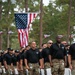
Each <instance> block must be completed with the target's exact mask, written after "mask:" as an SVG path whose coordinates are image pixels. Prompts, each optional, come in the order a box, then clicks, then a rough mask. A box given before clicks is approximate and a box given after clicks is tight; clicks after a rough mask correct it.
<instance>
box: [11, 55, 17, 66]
mask: <svg viewBox="0 0 75 75" xmlns="http://www.w3.org/2000/svg"><path fill="white" fill-rule="evenodd" d="M12 61H13V65H14V66H16V65H17V62H18V57H17V56H16V55H14V56H13V57H12Z"/></svg>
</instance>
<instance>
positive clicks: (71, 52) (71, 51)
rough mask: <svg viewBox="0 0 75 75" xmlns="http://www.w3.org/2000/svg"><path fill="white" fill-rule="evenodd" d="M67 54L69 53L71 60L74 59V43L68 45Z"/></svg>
mask: <svg viewBox="0 0 75 75" xmlns="http://www.w3.org/2000/svg"><path fill="white" fill-rule="evenodd" d="M69 55H71V58H72V60H75V44H72V45H71V46H70V49H69Z"/></svg>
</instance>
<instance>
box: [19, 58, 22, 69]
mask: <svg viewBox="0 0 75 75" xmlns="http://www.w3.org/2000/svg"><path fill="white" fill-rule="evenodd" d="M22 64H23V60H22V59H20V65H19V66H20V69H21V70H23V66H22Z"/></svg>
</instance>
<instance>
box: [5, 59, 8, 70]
mask: <svg viewBox="0 0 75 75" xmlns="http://www.w3.org/2000/svg"><path fill="white" fill-rule="evenodd" d="M4 67H5V69H8V66H7V62H6V61H5V60H4Z"/></svg>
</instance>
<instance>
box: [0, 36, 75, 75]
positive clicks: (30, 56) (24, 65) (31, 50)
mask: <svg viewBox="0 0 75 75" xmlns="http://www.w3.org/2000/svg"><path fill="white" fill-rule="evenodd" d="M55 39H56V43H53V41H52V40H49V41H48V42H47V43H43V44H42V46H41V48H37V45H36V42H35V41H32V42H31V44H30V45H28V46H26V47H25V48H24V47H22V48H21V49H20V50H14V49H12V48H7V50H5V51H1V52H0V75H42V72H41V69H43V70H44V75H47V71H46V69H48V68H51V74H52V75H64V71H65V67H67V68H70V69H71V73H72V75H75V44H72V45H68V44H67V42H66V41H61V37H60V36H57V37H56V38H55Z"/></svg>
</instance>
